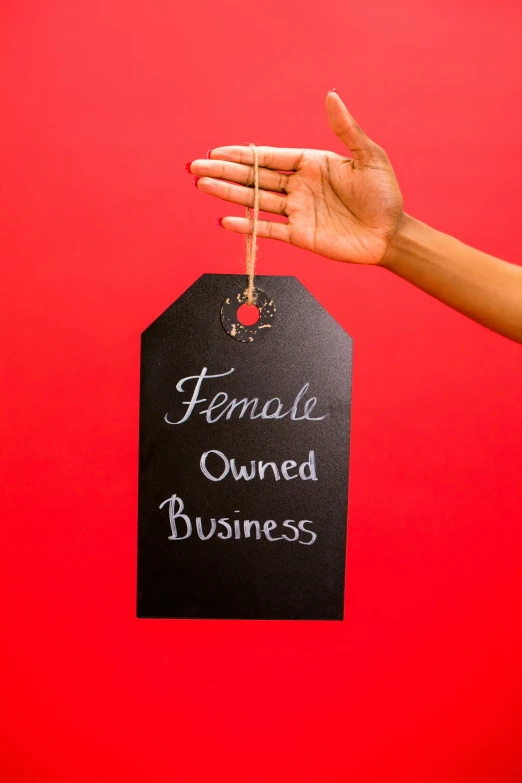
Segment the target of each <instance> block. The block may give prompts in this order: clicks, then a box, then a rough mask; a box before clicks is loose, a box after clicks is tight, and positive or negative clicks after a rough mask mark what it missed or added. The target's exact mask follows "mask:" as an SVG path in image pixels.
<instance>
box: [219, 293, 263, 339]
mask: <svg viewBox="0 0 522 783" xmlns="http://www.w3.org/2000/svg"><path fill="white" fill-rule="evenodd" d="M254 302H255V304H252V305H249V304H248V301H247V294H246V291H236V292H235V293H233V294H231V295H230V296H227V298H226V299H225V301H224V302H223V304H222V305H221V323H222V324H223V328H224V330H225V332H227V333H228V334H229V335H230V337H233V338H234V340H238V341H239V342H240V343H253V342H254V341H255V340H259V338H261V337H263V335H266V334H269V333H270V332H271V330H272V327H273V325H274V320H275V313H276V306H275V302H274V300H273V299H272V298H271V297H269V296H268V295H267V294H266V293H265V292H264V291H261V290H260V289H259V288H256V290H255V294H254Z"/></svg>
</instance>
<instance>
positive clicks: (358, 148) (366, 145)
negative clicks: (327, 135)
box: [326, 89, 380, 165]
mask: <svg viewBox="0 0 522 783" xmlns="http://www.w3.org/2000/svg"><path fill="white" fill-rule="evenodd" d="M326 113H327V114H328V122H329V123H330V127H331V129H332V130H333V132H334V133H335V134H336V136H338V137H339V138H340V139H341V141H342V142H343V144H345V145H346V146H347V147H348V149H349V150H350V152H351V153H352V157H353V159H354V160H356V161H359V162H360V163H362V164H363V165H367V164H368V163H370V162H371V161H372V160H374V159H375V158H376V157H377V156H378V151H379V150H380V147H378V146H377V145H376V144H374V142H373V141H372V140H371V139H370V138H369V137H368V136H367V135H366V133H365V132H364V131H363V130H362V128H360V127H359V125H357V123H356V122H355V120H354V118H353V117H352V115H351V114H350V112H349V111H348V109H347V108H346V106H345V105H344V103H343V100H342V98H341V96H340V95H339V93H338V92H337V90H335V89H333V90H330V91H329V92H328V93H327V94H326Z"/></svg>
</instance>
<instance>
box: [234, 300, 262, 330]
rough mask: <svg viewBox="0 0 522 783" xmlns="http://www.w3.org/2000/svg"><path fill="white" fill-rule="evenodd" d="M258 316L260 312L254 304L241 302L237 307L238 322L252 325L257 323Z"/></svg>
mask: <svg viewBox="0 0 522 783" xmlns="http://www.w3.org/2000/svg"><path fill="white" fill-rule="evenodd" d="M260 317H261V313H260V312H259V308H258V307H256V305H255V304H252V305H249V304H242V305H241V307H239V308H238V311H237V320H238V321H239V323H240V324H243V326H253V325H254V324H257V322H258V321H259V318H260Z"/></svg>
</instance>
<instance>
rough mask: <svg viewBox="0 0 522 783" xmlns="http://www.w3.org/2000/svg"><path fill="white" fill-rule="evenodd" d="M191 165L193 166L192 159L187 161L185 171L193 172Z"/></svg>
mask: <svg viewBox="0 0 522 783" xmlns="http://www.w3.org/2000/svg"><path fill="white" fill-rule="evenodd" d="M191 166H192V161H190V163H185V171H188V172H189V173H191V171H190V167H191Z"/></svg>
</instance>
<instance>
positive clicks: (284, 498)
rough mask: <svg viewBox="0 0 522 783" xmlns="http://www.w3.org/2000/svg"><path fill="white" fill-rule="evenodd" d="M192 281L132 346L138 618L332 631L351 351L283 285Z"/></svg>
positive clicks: (322, 315) (338, 592) (268, 280)
mask: <svg viewBox="0 0 522 783" xmlns="http://www.w3.org/2000/svg"><path fill="white" fill-rule="evenodd" d="M244 290H245V278H244V276H243V275H214V274H208V275H203V276H202V277H201V278H199V280H197V281H196V282H195V283H194V284H193V285H192V286H191V287H190V288H189V289H188V291H186V292H185V293H184V294H183V295H182V296H181V297H180V298H179V299H178V300H177V301H176V302H174V303H173V304H172V305H171V306H170V307H169V308H168V309H167V310H166V311H165V312H164V313H163V314H162V315H160V316H159V318H157V319H156V320H155V321H154V322H153V323H152V324H151V325H150V326H149V327H148V328H147V329H146V330H145V331H144V332H143V335H142V354H141V398H140V462H139V523H138V617H171V618H237V619H241V618H243V619H266V620H270V619H274V620H276V619H297V620H341V619H342V618H343V596H344V577H345V551H346V525H347V520H346V517H347V493H348V455H349V438H350V408H351V365H352V339H351V337H350V336H349V335H348V334H347V333H346V332H345V331H344V330H343V329H342V327H341V326H339V324H338V323H337V322H336V321H335V320H334V319H333V318H332V317H331V316H330V315H329V314H328V312H327V311H326V310H325V309H324V308H323V307H322V306H321V305H320V304H319V303H318V302H317V301H316V300H315V299H314V298H313V296H311V294H310V293H309V292H308V291H307V290H306V289H305V288H304V287H303V286H302V285H301V283H299V282H298V280H297V279H296V278H294V277H272V276H264V275H261V276H257V277H256V298H255V301H256V304H257V305H258V308H259V312H260V318H259V320H258V322H257V323H256V324H254V325H252V326H244V325H243V324H241V323H240V322H239V321H238V318H237V310H238V308H239V306H240V305H241V304H242V302H244V301H245V294H244Z"/></svg>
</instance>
